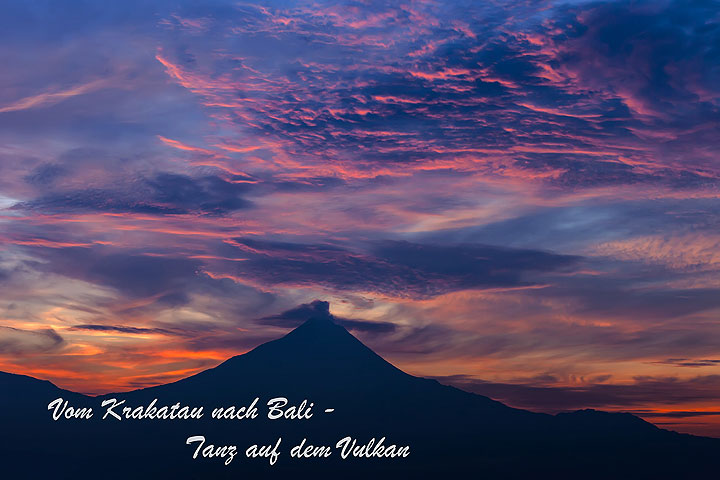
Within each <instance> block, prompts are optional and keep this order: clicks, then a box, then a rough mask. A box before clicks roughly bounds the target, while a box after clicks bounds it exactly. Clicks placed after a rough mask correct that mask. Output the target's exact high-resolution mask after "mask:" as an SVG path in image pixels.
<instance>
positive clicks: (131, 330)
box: [71, 324, 182, 335]
mask: <svg viewBox="0 0 720 480" xmlns="http://www.w3.org/2000/svg"><path fill="white" fill-rule="evenodd" d="M71 330H90V331H95V332H111V333H112V332H115V333H125V334H130V335H144V334H160V335H182V333H180V332H178V331H177V330H169V329H166V328H145V327H128V326H124V325H96V324H83V325H73V326H72V327H71Z"/></svg>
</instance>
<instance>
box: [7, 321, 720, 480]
mask: <svg viewBox="0 0 720 480" xmlns="http://www.w3.org/2000/svg"><path fill="white" fill-rule="evenodd" d="M59 397H62V398H63V399H64V400H68V402H69V405H72V406H75V407H92V408H93V416H92V418H90V419H88V420H82V419H70V420H68V419H60V420H58V421H53V420H52V418H51V412H50V411H48V409H47V406H48V404H49V403H50V402H51V401H52V400H54V399H56V398H59ZM276 397H284V398H287V400H288V405H287V406H288V407H289V406H292V405H299V404H301V402H302V401H303V400H307V403H306V405H309V403H310V402H312V403H313V406H312V409H311V411H312V413H313V415H312V417H311V418H308V419H286V418H281V419H275V420H270V419H268V418H267V413H268V407H267V402H268V401H269V400H270V399H272V398H276ZM111 398H115V399H116V401H118V402H120V401H123V400H124V401H125V403H124V404H122V405H119V406H118V407H115V408H114V409H113V412H115V413H117V414H120V416H121V417H122V408H123V407H126V406H130V407H133V409H134V408H135V407H139V406H142V407H144V408H143V411H142V412H140V411H139V410H137V411H135V410H131V412H132V411H135V412H136V414H138V415H139V414H141V413H142V414H146V413H147V411H148V408H147V407H148V406H149V405H150V404H151V403H152V402H153V400H155V399H157V400H156V402H155V404H154V406H155V407H156V408H159V407H162V406H171V405H173V404H174V403H176V402H178V403H180V406H181V407H182V406H189V407H199V406H203V407H204V414H203V417H202V418H201V419H187V420H180V419H177V420H158V419H148V418H145V419H143V420H137V419H128V418H123V419H122V420H117V419H116V418H115V417H113V416H112V415H111V414H108V417H107V418H106V419H104V420H103V419H102V416H103V415H104V414H105V408H102V407H101V403H102V402H103V401H105V400H109V399H111ZM255 398H258V400H257V402H256V408H257V414H258V416H257V418H255V419H248V418H243V419H237V418H235V419H224V420H217V419H212V418H211V413H212V411H213V409H214V408H216V407H229V406H233V405H234V406H238V407H240V406H246V407H247V406H250V405H252V403H253V401H254V400H255ZM326 409H329V410H332V411H331V412H326V411H325V410H326ZM179 411H180V410H179V408H178V409H176V413H177V412H179ZM283 411H284V412H286V413H287V412H288V409H287V408H285V409H284V410H283ZM306 411H307V409H305V412H306ZM138 412H140V413H138ZM155 412H156V413H157V410H156V411H155ZM168 412H170V410H168ZM288 415H289V413H288ZM0 429H1V431H2V438H1V439H0V442H1V443H0V461H2V467H1V468H2V470H1V472H2V473H3V475H2V478H13V479H14V478H93V479H102V478H153V479H161V478H177V479H184V478H314V479H315V478H369V477H370V478H376V479H379V478H398V479H406V478H436V477H439V476H447V477H448V478H484V479H493V478H573V479H576V478H614V479H622V478H655V479H657V478H673V479H677V478H703V477H705V478H711V477H714V476H715V475H716V474H717V472H718V471H720V470H718V467H720V441H719V440H715V439H708V438H701V437H694V436H691V435H682V434H678V433H674V432H669V431H666V430H661V429H659V428H657V427H655V426H653V425H651V424H649V423H647V422H645V421H643V420H641V419H639V418H637V417H634V416H632V415H629V414H614V413H605V412H596V411H591V410H584V411H580V412H575V413H571V414H562V415H557V416H551V415H545V414H539V413H532V412H528V411H524V410H519V409H514V408H510V407H507V406H505V405H503V404H501V403H499V402H496V401H493V400H491V399H489V398H487V397H483V396H480V395H475V394H471V393H467V392H464V391H461V390H458V389H456V388H453V387H448V386H444V385H441V384H439V383H438V382H436V381H434V380H427V379H423V378H417V377H413V376H411V375H408V374H406V373H404V372H402V371H401V370H398V369H397V368H395V367H394V366H392V365H391V364H389V363H387V362H386V361H385V360H383V359H382V358H381V357H379V356H378V355H376V354H375V353H374V352H373V351H371V350H370V349H368V348H367V347H366V346H365V345H363V344H362V343H361V342H359V341H358V340H357V339H355V338H354V337H353V336H352V335H351V334H350V333H348V332H347V330H345V329H344V328H343V327H341V326H339V325H336V324H334V323H333V322H332V321H330V320H327V319H311V320H309V321H307V322H306V323H304V324H303V325H301V326H300V327H298V328H297V329H295V330H293V331H292V332H290V333H289V334H288V335H286V336H285V337H283V338H280V339H278V340H275V341H272V342H269V343H266V344H263V345H261V346H259V347H257V348H256V349H254V350H252V351H251V352H249V353H247V354H245V355H239V356H236V357H233V358H231V359H229V360H227V361H226V362H224V363H222V364H221V365H219V366H217V367H215V368H213V369H210V370H206V371H204V372H201V373H199V374H197V375H193V376H191V377H188V378H186V379H183V380H180V381H178V382H174V383H171V384H167V385H162V386H157V387H152V388H146V389H142V390H136V391H133V392H128V393H122V394H114V395H105V396H102V397H96V398H93V397H87V396H83V395H79V394H75V393H72V392H68V391H65V390H61V389H59V388H57V387H55V386H54V385H52V384H51V383H49V382H45V381H41V380H36V379H33V378H30V377H25V376H21V375H11V374H5V373H3V374H0ZM200 436H202V437H204V438H205V443H204V445H203V448H204V447H207V446H208V445H209V444H213V445H215V446H223V445H228V446H230V445H233V446H236V447H237V451H236V454H235V456H234V458H232V460H231V461H230V462H229V464H228V465H226V464H225V462H226V461H228V458H229V455H226V456H225V457H214V458H202V449H200V455H199V458H197V459H193V458H192V457H193V454H194V453H195V451H196V449H197V447H198V445H199V444H200V440H199V439H198V440H197V441H194V442H191V444H189V445H188V444H186V441H187V439H188V438H189V437H200ZM345 437H351V438H353V439H356V441H357V445H364V444H367V443H368V442H369V441H370V439H372V438H374V439H375V445H377V443H378V442H379V440H380V439H381V438H382V437H385V439H384V441H383V445H384V446H385V447H386V448H385V452H384V453H388V452H390V451H391V450H390V449H389V447H390V445H393V444H394V445H396V446H397V448H396V449H395V451H396V452H402V450H401V448H402V447H404V446H407V447H408V448H409V455H407V456H404V457H403V456H397V457H395V458H353V457H352V456H351V457H350V458H347V459H343V458H341V449H340V448H336V444H337V442H338V441H339V440H341V439H343V438H345ZM278 438H282V440H281V443H280V445H279V446H278V448H277V450H278V451H279V452H280V455H279V457H277V461H276V463H275V464H274V465H270V459H269V458H266V457H261V458H248V457H246V454H245V450H246V449H247V448H248V447H249V446H251V445H253V444H257V445H258V446H264V445H269V446H274V445H275V444H276V443H277V440H278ZM303 439H306V440H305V445H310V444H312V445H314V446H328V447H330V448H329V449H328V451H331V453H330V456H329V457H327V458H291V455H290V452H291V448H292V447H293V446H295V445H298V444H300V443H301V442H302V441H303ZM268 450H270V448H268ZM372 450H373V448H370V451H372ZM376 451H377V450H376ZM213 452H214V453H216V450H213ZM226 453H227V452H226ZM316 453H317V451H316Z"/></svg>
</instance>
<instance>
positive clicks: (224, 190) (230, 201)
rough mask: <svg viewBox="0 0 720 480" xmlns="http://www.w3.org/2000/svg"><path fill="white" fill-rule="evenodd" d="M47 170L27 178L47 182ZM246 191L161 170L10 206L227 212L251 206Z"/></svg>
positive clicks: (219, 180)
mask: <svg viewBox="0 0 720 480" xmlns="http://www.w3.org/2000/svg"><path fill="white" fill-rule="evenodd" d="M49 173H51V172H47V171H46V170H40V171H39V172H36V173H34V174H33V175H32V176H31V177H30V180H31V181H33V182H34V183H38V182H44V183H47V182H49V181H50V179H51V178H52V176H50V175H49ZM54 176H57V174H55V175H54ZM247 191H248V186H247V184H241V183H232V182H230V181H227V180H225V179H222V178H220V177H218V176H214V175H206V176H203V177H197V178H193V177H189V176H186V175H179V174H173V173H167V172H161V173H158V174H156V175H154V176H153V177H151V178H147V179H143V180H142V181H139V182H133V183H131V184H129V185H126V186H125V187H124V188H122V189H120V188H116V187H103V188H87V189H81V190H61V189H59V190H57V191H55V192H53V193H49V194H45V195H42V196H40V197H39V198H36V199H34V200H30V201H26V202H21V203H18V204H16V205H15V206H14V207H13V208H15V209H19V210H34V211H44V212H113V213H144V214H158V215H159V214H165V215H173V214H189V213H196V214H202V215H226V214H228V213H231V212H233V211H236V210H241V209H245V208H249V207H250V206H251V205H252V203H251V202H250V201H248V200H246V199H244V198H243V197H242V195H244V194H246V193H247Z"/></svg>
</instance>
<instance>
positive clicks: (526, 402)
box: [436, 375, 720, 416]
mask: <svg viewBox="0 0 720 480" xmlns="http://www.w3.org/2000/svg"><path fill="white" fill-rule="evenodd" d="M436 378H437V380H439V381H441V382H442V383H449V384H451V385H455V386H457V387H459V388H463V389H466V390H469V391H472V392H474V393H478V394H481V395H486V396H488V397H491V398H493V399H496V400H500V401H502V402H505V403H508V404H510V405H513V406H516V407H520V408H528V409H531V410H536V411H546V412H558V411H564V410H579V409H583V408H605V409H612V410H616V409H618V408H622V409H627V410H632V409H642V408H643V407H648V406H651V405H652V406H658V405H664V406H670V405H682V404H687V403H691V402H698V401H700V402H702V401H706V400H708V399H714V398H716V397H717V389H718V387H720V376H719V375H705V376H699V377H694V378H690V379H679V378H676V377H638V378H636V379H635V381H634V382H632V383H629V384H613V383H596V384H589V385H582V386H577V387H567V386H555V385H552V384H545V385H543V384H537V383H535V384H513V383H495V382H487V381H483V380H475V379H472V378H467V377H463V376H462V375H456V376H449V377H436ZM641 415H642V413H641ZM663 416H664V415H663Z"/></svg>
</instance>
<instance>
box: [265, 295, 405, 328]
mask: <svg viewBox="0 0 720 480" xmlns="http://www.w3.org/2000/svg"><path fill="white" fill-rule="evenodd" d="M313 318H314V319H327V320H332V321H333V322H335V323H337V324H338V325H342V326H343V327H345V328H347V329H348V330H355V331H358V332H363V333H392V332H394V331H395V329H396V325H395V324H394V323H390V322H372V321H367V320H358V319H349V318H342V317H337V316H335V315H333V314H331V313H330V303H329V302H326V301H322V300H313V301H312V302H311V303H303V304H301V305H299V306H297V307H295V308H291V309H290V310H286V311H284V312H282V313H279V314H277V315H270V316H267V317H263V318H260V319H259V320H257V323H259V324H262V325H272V326H275V327H284V328H295V327H297V326H299V325H301V324H303V323H304V322H305V321H307V320H310V319H313Z"/></svg>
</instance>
